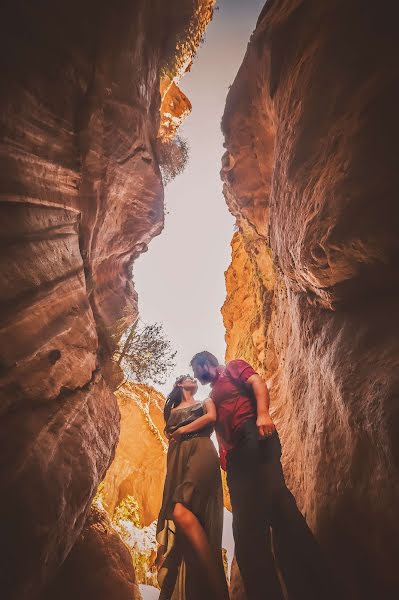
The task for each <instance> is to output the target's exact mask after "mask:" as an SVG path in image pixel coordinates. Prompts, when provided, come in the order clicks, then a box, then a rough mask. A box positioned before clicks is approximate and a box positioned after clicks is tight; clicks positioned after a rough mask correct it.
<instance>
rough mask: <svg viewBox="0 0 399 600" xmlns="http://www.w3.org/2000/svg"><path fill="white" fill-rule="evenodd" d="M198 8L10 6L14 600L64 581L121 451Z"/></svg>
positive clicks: (7, 249) (8, 457) (4, 164)
mask: <svg viewBox="0 0 399 600" xmlns="http://www.w3.org/2000/svg"><path fill="white" fill-rule="evenodd" d="M197 4H201V2H198V3H194V4H193V3H192V2H189V1H188V0H187V1H185V2H183V3H179V4H178V3H175V2H171V3H168V4H167V5H166V4H165V3H163V2H161V1H160V0H153V1H151V2H145V1H144V0H135V1H130V0H129V1H126V0H117V1H116V2H113V3H109V2H105V1H103V0H97V1H96V2H94V0H88V1H87V2H83V3H82V2H77V1H76V0H72V1H69V2H65V1H61V2H56V3H54V2H50V1H49V0H44V1H43V2H40V3H26V2H22V1H20V0H17V1H16V2H13V3H7V6H5V7H4V10H3V12H2V24H1V36H0V46H1V48H0V70H1V79H2V94H1V98H0V128H1V144H0V164H1V169H0V172H1V175H0V203H1V208H2V219H1V242H2V258H1V270H0V281H1V289H2V298H1V303H2V311H1V317H0V318H1V326H0V399H1V402H0V418H1V428H2V432H3V433H2V436H1V441H0V461H1V466H0V485H1V495H0V513H1V524H0V537H1V540H2V542H1V557H0V560H1V564H2V569H1V581H0V587H1V590H2V595H3V597H4V598H10V599H14V598H15V599H18V600H23V599H25V598H26V599H29V600H34V599H35V598H38V597H39V596H40V594H41V592H42V590H43V589H44V588H45V586H46V585H47V583H48V582H49V581H50V580H51V579H53V578H54V577H55V575H56V572H57V570H58V568H59V566H60V565H61V564H62V562H63V561H64V559H65V558H66V557H67V555H68V554H69V552H70V551H71V548H72V547H73V544H74V542H75V541H76V539H77V538H78V536H79V534H80V532H81V530H82V527H83V526H84V523H85V519H86V516H87V514H88V511H89V507H90V504H91V500H92V497H93V496H94V494H95V491H96V489H97V487H98V484H99V482H100V481H101V480H102V479H103V478H104V476H105V473H106V470H107V468H108V466H109V465H110V463H111V462H112V459H113V455H114V449H115V445H116V443H117V440H118V435H119V420H120V416H119V409H118V406H117V402H116V399H115V397H114V395H113V394H112V390H113V389H114V387H115V381H116V379H117V377H116V378H115V373H114V372H113V370H112V369H110V368H109V365H110V357H111V356H112V353H113V350H114V347H115V343H116V341H117V339H118V336H119V335H120V333H121V331H123V329H125V328H126V326H127V325H129V324H131V323H132V321H133V320H134V319H135V317H136V316H137V296H136V292H135V290H134V287H133V283H132V265H133V262H134V260H135V258H136V257H137V256H138V255H139V254H140V253H141V252H143V251H145V250H146V248H147V245H148V243H149V241H150V240H151V238H152V237H153V236H154V235H157V234H159V233H160V231H161V229H162V227H163V211H164V208H163V186H162V180H161V175H160V170H159V167H158V159H157V144H156V138H157V136H158V133H159V127H160V104H161V96H160V75H161V71H162V69H163V65H164V64H165V63H167V62H169V63H170V61H172V63H173V60H174V56H175V53H176V45H177V41H178V40H179V39H180V37H181V36H182V35H183V36H184V32H185V31H186V29H187V26H188V24H189V23H190V20H191V18H192V15H193V10H194V7H195V6H196V5H197ZM207 4H209V2H207ZM202 25H203V23H202ZM202 25H201V26H202ZM172 116H173V115H172Z"/></svg>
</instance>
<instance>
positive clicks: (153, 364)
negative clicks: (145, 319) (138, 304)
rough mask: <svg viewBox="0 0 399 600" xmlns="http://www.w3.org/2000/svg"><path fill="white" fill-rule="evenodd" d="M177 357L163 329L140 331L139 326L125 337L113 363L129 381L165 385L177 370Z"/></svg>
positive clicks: (131, 328) (144, 328)
mask: <svg viewBox="0 0 399 600" xmlns="http://www.w3.org/2000/svg"><path fill="white" fill-rule="evenodd" d="M176 354H177V352H173V351H172V346H171V343H170V341H169V340H168V339H167V338H166V336H165V332H164V330H163V327H162V325H160V324H159V323H155V324H153V325H144V327H141V328H140V327H139V326H138V324H137V322H136V323H135V324H134V325H132V326H131V327H130V328H129V329H128V330H127V331H126V332H125V334H124V335H123V336H122V338H121V341H120V343H119V347H118V350H117V351H116V352H115V354H114V360H115V361H116V362H117V363H118V365H120V367H121V368H122V369H123V372H124V373H125V377H126V379H127V380H128V381H134V382H136V383H149V382H152V383H154V384H156V385H157V384H158V385H162V384H163V383H165V381H166V378H167V376H168V375H169V373H170V371H171V370H172V369H173V368H174V367H175V366H176V363H175V357H176Z"/></svg>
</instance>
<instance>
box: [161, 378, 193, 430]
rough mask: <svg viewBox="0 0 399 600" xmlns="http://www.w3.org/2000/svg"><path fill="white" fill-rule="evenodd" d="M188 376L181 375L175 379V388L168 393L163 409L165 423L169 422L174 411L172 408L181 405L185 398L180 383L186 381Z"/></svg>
mask: <svg viewBox="0 0 399 600" xmlns="http://www.w3.org/2000/svg"><path fill="white" fill-rule="evenodd" d="M187 377H188V376H187V375H180V377H178V378H177V379H176V381H175V385H174V386H173V390H172V391H171V392H170V394H168V396H167V398H166V402H165V406H164V409H163V416H164V419H165V423H167V422H168V419H169V417H170V413H171V412H172V408H176V406H179V404H180V403H181V401H182V400H183V388H182V387H181V386H179V385H178V384H179V383H181V382H182V381H184V380H185V379H186V378H187Z"/></svg>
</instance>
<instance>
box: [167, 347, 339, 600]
mask: <svg viewBox="0 0 399 600" xmlns="http://www.w3.org/2000/svg"><path fill="white" fill-rule="evenodd" d="M191 366H192V369H193V372H194V375H195V378H196V379H198V381H199V382H200V383H201V384H204V385H205V384H209V383H210V384H211V388H212V391H211V394H210V397H209V398H208V399H207V400H205V401H204V402H197V401H195V398H194V395H195V393H196V391H197V387H198V386H197V381H196V379H194V378H193V377H191V376H189V375H183V376H181V377H179V378H178V379H177V380H176V383H175V385H174V388H173V390H172V392H171V393H170V394H169V396H168V398H167V402H166V404H165V409H164V415H165V422H166V427H165V432H166V435H167V437H168V438H169V449H168V455H167V475H166V481H165V487H164V494H163V501H162V507H161V511H160V514H159V518H158V527H157V540H158V543H159V550H158V557H157V565H158V569H159V576H158V577H159V583H160V586H161V593H160V596H159V598H160V600H228V598H229V592H228V587H227V583H226V578H225V572H224V566H223V560H222V553H221V542H222V528H223V493H222V483H221V476H220V464H221V466H222V468H223V469H224V470H226V471H227V483H228V487H229V492H230V498H231V505H232V511H233V535H234V542H235V553H236V559H237V563H238V566H239V569H240V572H241V576H242V579H243V583H244V587H245V591H246V595H247V598H248V600H282V599H283V598H285V597H287V596H288V598H289V599H290V600H291V598H292V599H295V600H302V599H305V598H306V599H307V600H313V599H316V598H318V599H320V600H325V599H327V598H330V597H331V594H332V588H331V586H330V585H329V584H330V582H329V581H328V579H329V576H328V573H327V570H326V568H325V566H324V564H323V561H322V558H321V555H320V550H319V548H318V546H317V543H316V542H315V540H314V538H313V536H312V534H311V532H310V530H309V528H308V526H307V524H306V521H305V519H304V518H303V516H302V514H301V513H300V511H299V510H298V508H297V505H296V502H295V499H294V497H293V495H292V494H291V492H290V491H289V490H288V488H287V486H286V484H285V481H284V476H283V471H282V468H281V462H280V457H281V446H280V441H279V437H278V434H277V431H276V428H275V426H274V423H273V421H272V419H271V418H270V415H269V394H268V389H267V386H266V384H265V382H264V381H263V380H262V378H261V377H260V376H259V375H258V374H257V373H256V372H255V370H254V369H253V368H252V367H251V365H249V364H248V363H247V362H245V361H243V360H233V361H231V362H229V363H228V364H227V365H225V366H224V365H220V364H219V362H218V360H217V359H216V357H215V356H213V354H211V353H210V352H206V351H205V352H200V353H198V354H196V355H195V356H194V357H193V359H192V360H191ZM214 429H215V430H216V436H217V440H218V444H219V456H218V454H217V452H216V449H215V447H214V445H213V443H212V441H211V440H210V436H211V434H212V432H213V430H214ZM284 588H285V590H284V591H283V589H284Z"/></svg>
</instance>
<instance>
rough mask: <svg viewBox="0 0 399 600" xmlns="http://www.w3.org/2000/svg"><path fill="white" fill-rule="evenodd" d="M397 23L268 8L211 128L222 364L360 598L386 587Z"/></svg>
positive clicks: (392, 506)
mask: <svg viewBox="0 0 399 600" xmlns="http://www.w3.org/2000/svg"><path fill="white" fill-rule="evenodd" d="M396 9H397V7H396V3H394V2H386V3H384V10H381V7H380V6H377V5H376V4H375V3H371V2H361V1H358V0H350V1H346V2H343V1H340V0H334V1H332V2H318V1H316V0H315V1H313V0H309V1H306V2H304V1H301V0H275V1H269V2H267V4H266V5H265V7H264V9H263V11H262V13H261V16H260V18H259V21H258V24H257V27H256V30H255V32H254V34H253V36H252V38H251V42H250V45H249V47H248V51H247V53H246V56H245V58H244V62H243V64H242V67H241V69H240V71H239V73H238V75H237V78H236V80H235V82H234V84H233V86H232V88H231V90H230V92H229V95H228V98H227V104H226V111H225V115H224V118H223V123H222V126H223V130H224V133H225V138H226V148H227V152H226V154H225V156H224V158H223V167H222V178H223V180H224V183H225V185H224V190H225V195H226V200H227V203H228V205H229V208H230V210H231V211H232V213H233V214H234V215H235V216H236V217H237V224H238V228H239V233H238V234H236V236H235V238H234V240H233V252H232V266H231V267H230V269H229V271H228V273H227V275H226V282H227V295H228V297H227V300H226V303H225V306H224V309H223V315H224V321H225V324H226V328H227V342H228V350H227V357H228V358H232V357H233V356H235V355H237V354H240V355H241V356H243V358H247V359H248V360H250V361H252V362H254V363H255V364H256V365H258V368H260V369H261V371H262V372H263V373H264V374H265V376H266V378H267V379H268V381H269V385H270V388H271V395H272V411H273V414H274V416H275V419H276V422H277V424H278V428H279V430H280V434H281V437H282V442H283V447H284V467H285V472H286V475H287V481H288V483H289V486H290V487H291V489H292V490H293V492H294V493H295V495H296V497H297V499H298V502H299V505H300V507H301V509H302V510H303V512H304V514H305V515H306V518H307V520H308V522H309V523H310V525H311V527H312V528H313V530H314V531H315V533H316V534H317V536H318V538H319V540H320V541H321V543H322V544H323V546H324V547H325V549H326V550H327V551H328V553H329V556H330V558H331V560H332V563H333V564H334V565H335V567H336V570H337V572H338V573H339V574H340V575H341V576H342V578H343V579H344V580H345V582H346V585H347V588H348V590H349V592H348V595H349V597H350V598H351V599H359V600H360V599H362V600H365V599H369V598H370V599H371V598H384V599H385V598H391V597H394V596H395V595H396V594H397V590H398V589H399V579H398V571H397V566H396V562H397V558H396V557H397V556H398V554H399V546H398V540H399V530H398V523H399V518H398V517H399V514H398V507H399V479H398V467H399V460H398V459H399V445H398V439H399V438H398V431H399V410H398V392H399V375H398V374H399V370H398V366H399V341H398V331H399V327H398V325H399V323H398V311H397V304H398V296H399V285H398V283H399V281H398V269H397V261H398V258H399V247H398V239H399V238H398V235H397V231H398V225H399V212H398V207H397V202H396V195H397V194H396V179H397V168H396V165H397V158H398V153H397V140H398V138H399V118H398V114H397V110H396V106H397V104H398V100H399V85H398V81H399V79H398V74H399V73H398V71H399V69H398V58H397V57H398V51H399V47H398V46H399V41H398V40H399V38H398V36H397V32H396V27H395V25H394V24H395V22H396V16H395V15H396ZM242 305H244V306H245V312H244V311H242V313H241V314H240V311H239V309H240V308H241V306H242Z"/></svg>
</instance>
